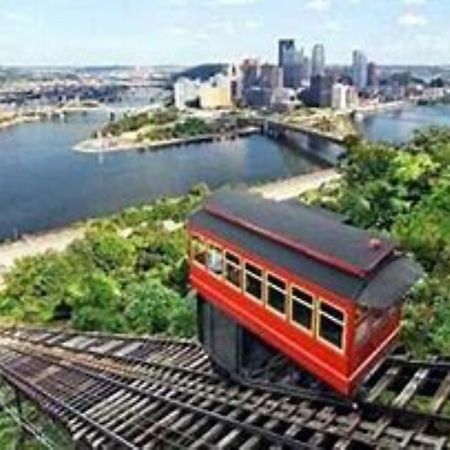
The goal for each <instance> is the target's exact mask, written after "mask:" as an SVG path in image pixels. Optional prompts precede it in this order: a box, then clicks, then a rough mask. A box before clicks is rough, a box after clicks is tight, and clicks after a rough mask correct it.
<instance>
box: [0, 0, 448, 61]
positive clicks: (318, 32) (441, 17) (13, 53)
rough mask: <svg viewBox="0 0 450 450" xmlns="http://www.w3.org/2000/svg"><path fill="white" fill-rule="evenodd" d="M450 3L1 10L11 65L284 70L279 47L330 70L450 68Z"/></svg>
mask: <svg viewBox="0 0 450 450" xmlns="http://www.w3.org/2000/svg"><path fill="white" fill-rule="evenodd" d="M449 20H450V0H0V66H1V65H93V64H95V65H97V64H98V65H103V64H131V65H153V64H177V65H178V64H180V65H190V64H197V63H203V62H228V61H230V62H231V61H240V60H241V59H242V58H244V57H250V56H256V57H259V58H260V59H261V60H264V61H275V60H276V54H277V40H278V39H279V38H291V37H292V38H295V39H296V40H297V43H298V45H299V46H300V47H304V48H305V51H307V52H310V50H311V47H312V45H313V44H314V43H316V42H320V43H323V44H325V46H326V51H327V62H330V63H340V64H345V63H349V61H350V58H351V51H352V50H353V49H356V48H359V49H363V50H364V51H365V52H366V53H367V54H368V56H369V58H370V59H371V60H374V61H376V62H378V63H380V64H450V27H449V26H448V23H449Z"/></svg>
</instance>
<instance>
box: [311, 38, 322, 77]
mask: <svg viewBox="0 0 450 450" xmlns="http://www.w3.org/2000/svg"><path fill="white" fill-rule="evenodd" d="M324 74H325V47H324V46H323V45H322V44H316V45H315V46H314V47H313V51H312V74H311V76H313V77H316V76H318V75H324Z"/></svg>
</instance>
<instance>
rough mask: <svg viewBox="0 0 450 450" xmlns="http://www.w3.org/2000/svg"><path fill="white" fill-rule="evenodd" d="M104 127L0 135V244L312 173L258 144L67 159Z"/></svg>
mask: <svg viewBox="0 0 450 450" xmlns="http://www.w3.org/2000/svg"><path fill="white" fill-rule="evenodd" d="M106 119H107V117H106V115H105V114H103V113H100V112H95V113H93V112H92V113H89V114H87V115H84V116H83V115H75V116H72V117H70V118H69V119H68V122H58V121H55V122H42V123H32V124H26V125H22V126H18V127H15V128H11V129H8V130H6V131H3V132H1V133H0V239H5V238H10V237H15V236H18V235H21V234H23V233H30V232H35V231H41V230H45V229H49V228H55V227H61V226H64V225H67V224H69V223H71V222H73V221H77V220H79V219H83V218H86V217H93V216H99V215H104V214H108V213H111V212H114V211H118V210H120V209H122V208H124V207H126V206H131V205H139V204H142V203H145V202H149V201H150V200H152V199H155V198H158V197H161V196H163V195H172V194H182V193H185V192H187V191H188V190H189V189H190V188H191V187H192V186H193V185H195V184H197V183H200V182H205V183H207V184H208V185H209V186H211V187H218V186H220V185H223V184H228V183H230V184H236V183H240V182H244V183H249V184H252V183H256V182H259V181H262V180H267V179H274V178H283V177H289V176H293V175H299V174H302V173H308V172H311V171H312V170H315V169H317V167H318V166H317V164H316V163H315V162H313V161H312V160H310V159H308V158H306V157H304V156H301V155H300V154H299V153H298V152H297V151H295V150H293V149H292V148H290V147H289V146H286V145H282V144H279V143H276V142H274V141H271V140H268V139H266V138H264V137H262V136H252V137H250V138H245V139H239V140H235V141H229V142H223V143H212V144H201V145H192V146H187V147H184V148H182V147H179V148H174V149H173V150H172V149H166V150H161V151H157V152H148V153H138V152H123V153H116V154H107V155H103V156H102V158H99V157H98V156H96V155H87V154H80V153H76V152H74V151H72V147H73V145H74V144H75V143H77V142H79V141H80V140H82V139H85V138H86V137H87V136H89V134H90V133H91V132H92V131H93V130H94V129H95V128H97V127H98V126H99V125H100V123H102V122H104V121H105V120H106Z"/></svg>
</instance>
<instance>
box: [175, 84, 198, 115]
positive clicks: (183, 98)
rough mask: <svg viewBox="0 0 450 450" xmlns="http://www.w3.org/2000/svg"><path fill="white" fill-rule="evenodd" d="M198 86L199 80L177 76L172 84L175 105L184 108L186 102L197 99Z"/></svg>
mask: <svg viewBox="0 0 450 450" xmlns="http://www.w3.org/2000/svg"><path fill="white" fill-rule="evenodd" d="M200 86H201V83H200V81H199V80H191V79H189V78H179V79H178V80H177V81H176V83H175V85H174V97H175V107H176V108H177V109H185V108H186V105H187V104H189V103H192V102H196V101H198V100H199V98H200Z"/></svg>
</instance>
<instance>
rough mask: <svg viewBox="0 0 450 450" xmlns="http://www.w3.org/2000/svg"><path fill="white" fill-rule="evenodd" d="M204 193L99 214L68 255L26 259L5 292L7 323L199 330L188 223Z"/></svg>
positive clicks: (2, 307) (0, 311) (2, 306)
mask: <svg viewBox="0 0 450 450" xmlns="http://www.w3.org/2000/svg"><path fill="white" fill-rule="evenodd" d="M205 192H206V189H205V188H203V189H202V188H199V189H196V190H194V191H193V192H192V193H191V194H189V195H186V196H184V197H181V198H176V199H164V200H160V201H157V202H155V203H153V204H151V205H148V206H144V207H141V208H130V209H127V210H125V211H124V212H123V213H120V214H116V215H114V216H112V217H110V218H105V219H99V220H93V221H92V222H91V223H89V224H88V231H87V233H86V236H85V238H84V239H81V240H79V241H77V242H75V243H73V244H72V245H71V246H70V247H69V248H68V249H67V250H66V251H64V252H63V253H54V252H48V253H46V254H44V255H41V256H35V257H29V258H24V259H22V260H21V261H20V262H19V263H18V264H17V266H16V267H15V269H14V270H13V271H12V272H10V273H9V274H8V275H7V277H6V286H7V287H6V289H5V291H4V292H2V293H1V294H0V315H1V316H2V318H3V321H4V322H7V323H25V324H35V325H43V324H44V325H45V324H57V323H58V322H61V323H64V324H66V323H68V324H69V325H70V326H71V327H73V328H75V329H78V330H103V331H112V332H133V333H137V334H140V333H150V334H151V333H165V334H171V335H176V336H182V337H190V336H193V335H194V334H195V313H194V302H193V299H191V298H190V297H189V293H188V287H187V263H186V253H187V240H186V232H185V229H184V227H183V225H184V222H185V220H186V217H187V215H188V214H189V213H190V212H191V211H192V210H193V209H194V208H195V207H196V206H197V205H198V204H199V203H200V202H201V200H202V198H203V196H204V195H205Z"/></svg>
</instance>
